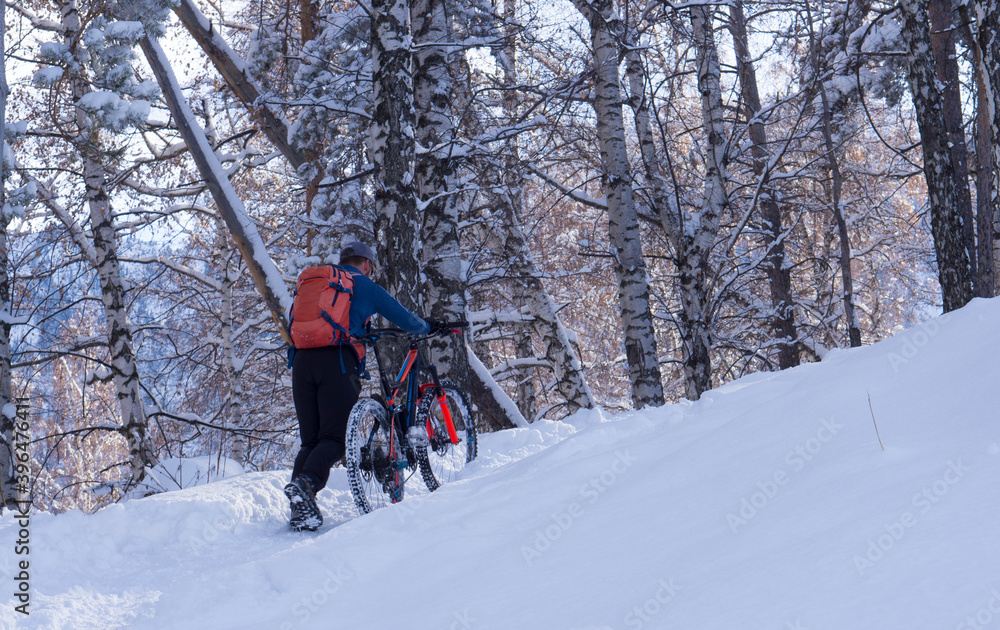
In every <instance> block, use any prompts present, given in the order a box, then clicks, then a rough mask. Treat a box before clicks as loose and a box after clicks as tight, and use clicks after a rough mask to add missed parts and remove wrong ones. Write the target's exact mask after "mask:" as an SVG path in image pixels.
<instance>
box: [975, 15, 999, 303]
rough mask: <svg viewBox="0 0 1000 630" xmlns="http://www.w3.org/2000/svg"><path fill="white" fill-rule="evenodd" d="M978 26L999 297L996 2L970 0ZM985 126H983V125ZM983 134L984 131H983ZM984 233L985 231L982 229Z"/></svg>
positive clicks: (992, 239) (995, 267)
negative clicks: (988, 135) (989, 154)
mask: <svg viewBox="0 0 1000 630" xmlns="http://www.w3.org/2000/svg"><path fill="white" fill-rule="evenodd" d="M970 4H971V5H972V6H973V9H974V11H975V14H976V21H977V22H978V24H979V28H978V29H977V34H978V37H977V40H978V43H979V55H978V59H979V64H980V69H979V75H980V77H981V79H982V80H981V82H980V84H981V85H982V88H983V91H984V92H985V93H984V94H983V97H982V100H981V104H985V105H986V113H985V117H986V121H987V124H989V126H990V138H989V140H990V142H989V143H987V142H985V140H986V138H983V137H982V136H980V138H981V139H982V140H983V143H982V146H983V147H985V146H987V144H989V145H991V146H992V154H991V156H990V162H989V173H990V175H991V181H992V185H991V186H990V197H989V211H990V212H991V213H992V235H991V238H990V240H991V241H992V250H993V252H992V253H993V283H994V284H993V294H994V295H1000V272H998V270H1000V182H998V179H997V169H998V168H1000V2H998V1H997V0H973V1H972V2H971V3H970ZM984 127H985V125H984ZM983 134H984V135H985V129H984V131H983ZM979 163H980V165H981V166H980V168H982V165H984V164H985V163H986V158H980V162H979ZM981 229H982V230H983V231H985V229H984V228H981Z"/></svg>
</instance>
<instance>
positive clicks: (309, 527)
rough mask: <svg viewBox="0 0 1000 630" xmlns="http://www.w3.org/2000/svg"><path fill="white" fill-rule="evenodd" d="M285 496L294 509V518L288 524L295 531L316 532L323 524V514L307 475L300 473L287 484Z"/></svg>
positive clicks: (289, 505)
mask: <svg viewBox="0 0 1000 630" xmlns="http://www.w3.org/2000/svg"><path fill="white" fill-rule="evenodd" d="M285 496H286V497H288V507H289V508H291V510H292V518H291V519H290V520H289V521H288V524H289V525H290V526H291V528H292V529H294V530H295V531H309V532H314V531H316V530H317V529H319V526H320V525H322V524H323V515H322V514H321V513H320V511H319V506H318V505H316V491H315V490H313V487H312V483H310V482H309V479H308V478H307V477H304V476H302V475H299V476H298V477H296V478H295V479H292V481H291V483H289V484H288V485H286V486H285Z"/></svg>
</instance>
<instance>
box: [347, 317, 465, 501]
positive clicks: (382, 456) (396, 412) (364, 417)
mask: <svg viewBox="0 0 1000 630" xmlns="http://www.w3.org/2000/svg"><path fill="white" fill-rule="evenodd" d="M467 326H468V322H464V321H461V322H447V323H445V324H444V325H443V327H444V329H443V330H442V331H440V332H437V331H436V332H434V333H431V334H429V335H411V334H410V333H407V332H406V331H403V330H400V329H397V328H380V329H374V330H370V331H368V334H367V335H365V336H364V337H361V338H360V340H361V341H364V342H365V343H367V344H370V345H371V346H372V349H373V354H374V355H375V363H376V364H377V366H378V370H379V380H380V382H381V386H382V394H383V395H382V396H378V395H373V396H371V397H367V398H362V399H361V400H359V401H358V402H357V403H356V404H355V405H354V408H353V409H352V410H351V415H350V416H349V418H348V421H347V440H346V442H347V443H346V451H347V452H346V453H345V461H346V464H347V477H348V480H349V481H350V486H351V494H353V495H354V503H355V505H357V507H358V510H359V511H360V512H361V513H362V514H367V513H369V512H371V511H372V510H376V509H379V508H382V507H385V506H387V505H389V504H390V502H391V503H398V502H400V501H402V500H403V488H404V486H405V484H406V481H407V480H408V479H409V478H410V477H412V476H413V475H414V474H415V473H416V471H417V470H418V469H419V471H420V475H421V478H422V479H423V481H424V484H425V485H426V486H427V489H428V490H429V491H431V492H433V491H434V490H437V489H438V487H440V486H441V484H442V483H446V482H448V481H451V480H453V479H454V478H455V476H456V475H457V474H458V472H459V471H461V470H462V469H463V468H465V465H466V464H468V463H469V462H471V461H472V460H473V459H475V458H476V450H477V436H476V423H475V420H474V418H473V417H472V415H471V413H470V411H469V410H470V409H471V408H470V407H469V405H468V403H467V402H466V399H465V395H464V394H463V393H462V392H461V391H460V390H459V389H458V388H457V387H455V386H454V385H453V384H451V383H447V382H445V383H442V382H441V381H440V379H439V378H438V374H437V367H435V366H434V365H433V364H430V363H428V362H426V361H425V360H424V358H423V355H422V354H421V352H420V342H422V341H425V340H427V339H430V338H431V337H434V336H436V335H439V334H461V332H462V331H461V329H462V328H465V327H467ZM397 337H408V338H409V339H410V348H409V352H408V353H407V354H406V358H405V359H404V360H403V366H402V367H401V368H400V370H399V375H398V376H397V377H396V380H395V381H392V382H390V381H389V380H388V378H387V377H386V374H387V372H386V370H385V369H383V365H382V357H381V356H380V354H379V350H378V342H379V341H380V340H381V339H383V338H397Z"/></svg>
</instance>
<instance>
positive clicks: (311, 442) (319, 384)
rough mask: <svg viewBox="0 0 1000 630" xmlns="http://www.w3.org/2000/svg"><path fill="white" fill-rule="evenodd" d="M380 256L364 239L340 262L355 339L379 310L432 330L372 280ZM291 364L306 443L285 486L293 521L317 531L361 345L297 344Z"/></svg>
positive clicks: (355, 387)
mask: <svg viewBox="0 0 1000 630" xmlns="http://www.w3.org/2000/svg"><path fill="white" fill-rule="evenodd" d="M374 261H375V253H374V252H372V250H371V248H370V247H368V246H367V245H365V244H364V243H361V242H358V241H356V242H353V243H350V244H348V245H347V246H346V247H344V249H343V250H342V251H341V252H340V266H341V267H343V268H344V269H346V270H347V271H348V272H349V273H351V274H352V275H353V276H354V288H353V293H352V296H351V305H350V310H349V316H348V321H349V326H350V331H349V332H350V335H351V339H355V338H357V337H360V336H362V335H364V334H365V332H364V327H365V324H366V323H367V322H368V319H369V318H370V317H371V316H372V315H373V314H375V313H378V314H380V315H382V316H383V317H385V318H386V319H388V320H389V321H391V322H392V323H394V324H396V325H397V326H399V327H400V328H402V329H404V330H406V331H408V332H411V333H414V334H426V333H428V332H430V330H431V327H432V323H431V322H430V321H427V320H424V319H421V318H420V317H418V316H416V315H414V314H413V313H411V312H410V311H408V310H407V309H406V308H405V307H403V305H402V304H400V303H399V302H397V301H396V300H395V299H394V298H393V297H392V296H391V295H389V294H388V293H387V292H386V290H385V289H383V288H382V287H380V286H379V285H377V284H375V282H373V281H372V280H370V277H371V275H372V272H373V271H374V269H375V263H374ZM291 365H292V397H293V399H294V401H295V414H296V415H297V416H298V420H299V435H300V437H301V439H302V448H301V449H300V450H299V453H298V455H297V456H296V457H295V465H294V467H293V468H292V481H291V483H289V484H288V485H286V486H285V495H286V496H287V497H288V502H289V507H290V508H291V512H292V518H291V520H290V523H289V524H290V525H291V526H292V528H293V529H296V530H303V529H304V530H309V531H315V530H316V529H317V528H318V527H319V526H320V525H322V524H323V516H322V514H321V513H320V511H319V507H318V506H317V505H316V493H317V492H319V491H320V490H322V489H323V488H324V487H326V482H327V480H328V479H329V477H330V468H331V467H332V466H333V465H334V464H335V463H337V461H338V460H340V458H341V457H343V456H344V451H345V439H346V433H347V419H348V417H349V416H350V413H351V408H352V407H354V403H356V402H357V401H358V395H359V394H360V392H361V381H360V361H359V357H358V353H357V350H355V348H354V346H352V345H351V344H350V343H349V340H345V341H344V343H342V344H338V345H330V346H324V347H320V348H305V349H296V350H294V355H293V357H292V362H291Z"/></svg>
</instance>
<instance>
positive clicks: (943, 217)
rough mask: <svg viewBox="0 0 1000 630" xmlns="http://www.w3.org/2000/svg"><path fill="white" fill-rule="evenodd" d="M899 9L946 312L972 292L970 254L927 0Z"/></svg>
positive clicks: (907, 2)
mask: <svg viewBox="0 0 1000 630" xmlns="http://www.w3.org/2000/svg"><path fill="white" fill-rule="evenodd" d="M899 11H900V15H901V17H902V21H903V24H902V36H903V40H904V42H905V43H906V64H907V69H908V74H909V81H910V93H911V95H912V97H913V106H914V109H915V110H916V114H917V126H918V128H919V129H920V143H921V146H922V148H923V154H924V155H923V159H924V178H925V179H926V180H927V197H928V201H929V203H930V210H931V232H932V234H933V236H934V249H935V250H936V252H937V264H938V278H939V280H940V283H941V296H942V298H943V302H944V310H945V312H948V311H953V310H955V309H957V308H961V307H962V306H965V304H966V303H967V302H968V301H969V300H971V299H972V298H973V296H974V295H975V294H974V292H973V287H972V268H971V253H970V252H969V249H968V248H967V246H966V242H965V239H964V234H965V226H964V221H963V218H962V215H961V214H960V213H959V211H958V209H957V207H958V200H957V197H956V194H955V180H954V172H953V169H952V162H951V155H950V153H949V150H948V136H947V132H946V130H945V129H944V128H943V126H942V124H941V120H942V117H943V110H942V100H941V92H940V90H939V89H938V84H937V81H936V76H935V70H934V57H933V55H932V54H931V45H930V29H929V28H928V25H927V3H926V0H902V1H901V2H900V4H899Z"/></svg>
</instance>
